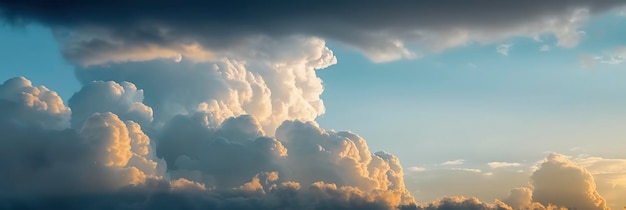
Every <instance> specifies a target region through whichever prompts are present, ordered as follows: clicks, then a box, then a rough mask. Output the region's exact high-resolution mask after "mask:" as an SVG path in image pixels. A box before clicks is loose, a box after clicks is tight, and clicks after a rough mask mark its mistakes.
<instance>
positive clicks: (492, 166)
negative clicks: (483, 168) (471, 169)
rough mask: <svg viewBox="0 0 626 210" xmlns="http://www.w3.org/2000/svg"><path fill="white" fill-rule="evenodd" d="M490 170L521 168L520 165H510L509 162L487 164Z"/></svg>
mask: <svg viewBox="0 0 626 210" xmlns="http://www.w3.org/2000/svg"><path fill="white" fill-rule="evenodd" d="M487 165H488V166H489V167H490V168H507V167H518V166H521V164H519V163H509V162H490V163H487Z"/></svg>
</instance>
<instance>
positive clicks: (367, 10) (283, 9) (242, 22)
mask: <svg viewBox="0 0 626 210" xmlns="http://www.w3.org/2000/svg"><path fill="white" fill-rule="evenodd" d="M152 3H153V2H152V1H150V2H148V1H134V2H132V3H128V2H125V1H117V0H115V1H96V2H89V3H85V2H83V1H78V0H70V1H64V2H63V3H62V5H56V6H51V5H49V4H48V3H42V2H37V1H11V0H3V1H0V11H1V13H0V14H1V15H2V16H0V17H4V19H5V20H7V21H9V22H13V23H18V22H24V21H31V20H34V21H38V22H40V23H43V24H46V25H50V26H52V27H53V28H54V30H55V32H56V34H57V37H58V39H59V40H61V42H62V43H63V48H64V53H65V55H66V57H67V58H69V59H70V60H73V61H76V62H78V63H82V64H86V65H89V64H98V63H104V62H107V61H113V62H126V61H145V60H151V59H155V58H173V57H177V56H178V55H179V54H182V55H183V56H184V57H188V58H191V59H195V60H199V61H206V60H212V59H215V58H220V57H221V56H219V54H224V53H225V52H226V53H227V52H229V51H231V50H232V49H237V48H243V47H245V46H248V45H249V43H250V42H255V40H256V39H258V37H271V38H272V39H274V38H275V39H282V38H284V37H289V36H293V35H304V36H309V37H311V36H317V37H322V38H324V39H330V40H333V41H337V42H339V43H341V44H344V45H347V46H349V47H352V48H354V49H357V50H359V51H361V52H363V53H364V54H365V55H367V56H368V57H370V58H371V59H372V60H374V61H381V62H382V61H389V60H394V59H399V58H411V57H417V56H419V54H420V53H418V52H417V53H416V52H412V51H411V50H410V49H408V47H407V46H408V45H416V46H418V48H419V50H420V51H427V52H433V51H434V52H437V51H440V50H443V49H446V48H451V47H458V46H463V45H466V44H467V43H469V42H479V43H492V42H497V41H501V40H504V39H506V38H510V37H515V36H525V37H531V38H535V37H539V36H542V35H545V34H549V35H553V36H555V37H556V38H557V40H558V41H557V43H556V45H557V46H561V47H573V46H575V45H576V44H577V43H578V42H579V41H580V39H581V37H582V35H581V33H579V31H578V28H579V27H580V26H581V25H582V24H583V23H584V22H585V21H586V20H587V19H588V16H590V15H594V14H598V13H601V12H604V11H606V10H609V9H612V8H619V7H620V6H623V5H624V4H625V3H624V2H623V1H620V0H607V1H592V0H566V1H556V2H553V1H534V2H531V3H529V2H493V1H488V0H473V1H471V2H466V3H465V4H457V3H456V2H455V1H452V0H449V1H436V2H432V1H408V2H407V1H389V2H384V3H381V2H379V1H375V0H365V1H351V0H341V1H316V2H315V3H311V4H302V3H301V2H294V1H280V2H274V3H271V4H267V3H266V2H260V1H243V2H214V1H206V2H196V1H183V2H175V3H174V2H165V1H161V2H159V3H158V4H159V5H160V6H154V5H153V4H152ZM122 7H123V8H125V9H124V10H123V11H120V10H119V8H122ZM77 8H80V9H77ZM529 11H532V12H529ZM233 14H237V15H233ZM372 14H375V15H372ZM285 46H288V45H285Z"/></svg>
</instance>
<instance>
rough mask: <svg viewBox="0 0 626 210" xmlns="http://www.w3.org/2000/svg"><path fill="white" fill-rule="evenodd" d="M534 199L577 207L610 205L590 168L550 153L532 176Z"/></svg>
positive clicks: (593, 207) (587, 207) (589, 207)
mask: <svg viewBox="0 0 626 210" xmlns="http://www.w3.org/2000/svg"><path fill="white" fill-rule="evenodd" d="M531 180H532V185H533V200H534V201H536V202H539V203H542V204H544V205H547V204H555V205H559V206H564V207H568V208H578V209H609V208H608V207H607V206H606V201H605V200H604V198H603V197H602V196H600V194H599V193H598V192H597V191H596V183H595V180H594V178H593V176H592V175H591V173H589V171H587V170H586V169H585V168H582V167H580V166H578V165H577V164H575V163H574V162H573V161H571V160H569V159H568V158H567V157H565V156H563V155H561V154H556V153H554V154H550V155H549V156H548V157H547V158H546V160H545V161H544V162H543V163H542V164H541V168H540V169H539V170H537V171H535V172H534V173H533V175H532V177H531Z"/></svg>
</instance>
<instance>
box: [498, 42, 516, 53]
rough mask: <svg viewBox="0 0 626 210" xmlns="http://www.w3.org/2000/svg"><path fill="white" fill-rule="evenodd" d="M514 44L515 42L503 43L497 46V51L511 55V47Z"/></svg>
mask: <svg viewBox="0 0 626 210" xmlns="http://www.w3.org/2000/svg"><path fill="white" fill-rule="evenodd" d="M512 46H513V44H501V45H498V47H496V52H497V53H500V54H502V55H504V56H508V55H509V50H510V49H511V47H512Z"/></svg>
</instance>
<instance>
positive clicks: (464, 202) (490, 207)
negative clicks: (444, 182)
mask: <svg viewBox="0 0 626 210" xmlns="http://www.w3.org/2000/svg"><path fill="white" fill-rule="evenodd" d="M404 209H416V210H445V209H459V210H460V209H480V210H512V208H511V207H509V206H508V205H506V204H505V203H503V202H501V201H498V200H496V201H495V202H494V203H493V204H490V203H483V202H481V201H480V200H478V199H476V198H465V197H444V198H441V199H440V200H437V201H433V202H431V203H427V204H422V205H419V206H417V207H414V208H409V207H407V208H404Z"/></svg>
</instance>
